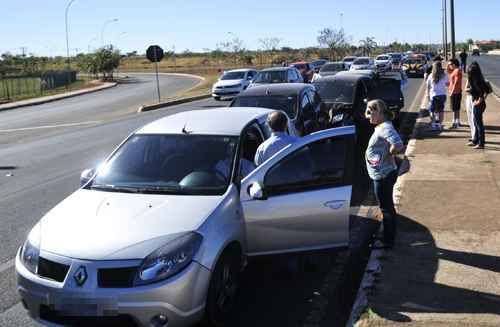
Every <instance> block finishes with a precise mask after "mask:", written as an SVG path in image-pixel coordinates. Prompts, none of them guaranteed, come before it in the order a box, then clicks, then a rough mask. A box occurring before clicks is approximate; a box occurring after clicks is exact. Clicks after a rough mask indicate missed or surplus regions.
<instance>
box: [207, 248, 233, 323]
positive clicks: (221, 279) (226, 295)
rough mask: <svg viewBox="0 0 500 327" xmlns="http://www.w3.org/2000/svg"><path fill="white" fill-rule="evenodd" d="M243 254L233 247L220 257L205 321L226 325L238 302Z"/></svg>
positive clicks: (211, 285) (209, 290)
mask: <svg viewBox="0 0 500 327" xmlns="http://www.w3.org/2000/svg"><path fill="white" fill-rule="evenodd" d="M240 274H241V254H240V251H239V250H238V249H237V248H235V247H233V248H229V249H227V250H226V251H224V253H223V254H222V256H221V257H220V259H219V261H218V262H217V265H216V266H215V269H214V272H213V274H212V277H211V279H210V286H209V288H208V295H207V307H206V317H205V323H206V324H207V325H209V326H217V327H219V326H224V324H225V323H226V321H227V320H228V318H229V315H230V313H231V312H232V310H233V308H234V304H235V302H236V294H237V291H238V287H239V284H240Z"/></svg>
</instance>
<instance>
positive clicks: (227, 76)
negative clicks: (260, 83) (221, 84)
mask: <svg viewBox="0 0 500 327" xmlns="http://www.w3.org/2000/svg"><path fill="white" fill-rule="evenodd" d="M244 78H245V72H227V73H225V74H224V75H222V77H221V78H220V79H221V80H222V81H225V80H230V79H244Z"/></svg>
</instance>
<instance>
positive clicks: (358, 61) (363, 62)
mask: <svg viewBox="0 0 500 327" xmlns="http://www.w3.org/2000/svg"><path fill="white" fill-rule="evenodd" d="M369 63H370V61H369V60H368V59H366V58H360V59H356V60H354V62H353V64H354V65H368V64H369Z"/></svg>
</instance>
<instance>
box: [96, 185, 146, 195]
mask: <svg viewBox="0 0 500 327" xmlns="http://www.w3.org/2000/svg"><path fill="white" fill-rule="evenodd" d="M90 188H91V189H93V190H100V191H110V192H123V193H139V189H138V188H137V187H130V186H116V185H111V184H97V185H92V186H91V187H90Z"/></svg>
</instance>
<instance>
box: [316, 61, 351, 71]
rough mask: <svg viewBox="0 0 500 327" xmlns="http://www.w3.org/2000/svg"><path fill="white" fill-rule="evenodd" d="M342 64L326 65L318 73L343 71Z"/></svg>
mask: <svg viewBox="0 0 500 327" xmlns="http://www.w3.org/2000/svg"><path fill="white" fill-rule="evenodd" d="M343 70H345V69H344V64H343V63H335V64H326V65H324V66H323V67H322V68H321V70H320V72H340V71H343Z"/></svg>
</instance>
